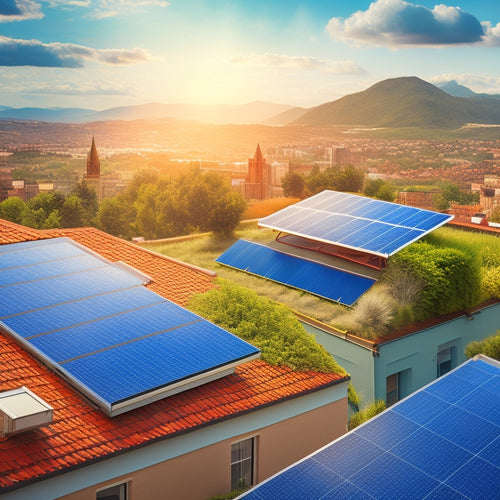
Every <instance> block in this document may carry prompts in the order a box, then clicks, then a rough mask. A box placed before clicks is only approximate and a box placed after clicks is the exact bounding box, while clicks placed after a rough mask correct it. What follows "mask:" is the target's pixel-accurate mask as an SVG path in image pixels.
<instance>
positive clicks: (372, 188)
mask: <svg viewBox="0 0 500 500" xmlns="http://www.w3.org/2000/svg"><path fill="white" fill-rule="evenodd" d="M364 193H365V195H366V196H370V197H371V198H377V199H378V200H384V201H394V198H395V197H396V192H395V191H394V188H393V187H392V184H391V183H390V182H388V181H385V180H383V179H369V180H368V181H366V184H365V189H364Z"/></svg>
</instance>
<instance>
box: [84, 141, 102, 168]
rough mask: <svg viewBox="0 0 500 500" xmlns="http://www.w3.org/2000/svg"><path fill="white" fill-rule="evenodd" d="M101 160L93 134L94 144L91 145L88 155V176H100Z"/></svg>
mask: <svg viewBox="0 0 500 500" xmlns="http://www.w3.org/2000/svg"><path fill="white" fill-rule="evenodd" d="M100 175H101V162H100V161H99V155H98V154H97V148H96V147H95V140H94V136H92V145H91V146H90V151H89V154H88V155H87V177H100Z"/></svg>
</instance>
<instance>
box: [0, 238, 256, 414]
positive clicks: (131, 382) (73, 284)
mask: <svg viewBox="0 0 500 500" xmlns="http://www.w3.org/2000/svg"><path fill="white" fill-rule="evenodd" d="M16 277H17V278H16ZM143 281H144V277H143V276H141V275H140V273H137V272H132V271H130V270H128V269H126V268H124V267H122V266H117V265H115V264H113V263H110V262H108V261H106V260H105V259H103V258H101V257H99V256H97V255H95V254H93V253H92V252H90V251H88V250H87V249H85V248H84V247H82V246H80V245H77V244H76V243H74V242H73V241H71V240H69V239H67V238H56V239H53V240H42V241H37V242H26V244H24V243H16V244H13V245H4V246H0V297H1V300H0V328H2V329H3V330H5V331H6V332H7V333H9V334H10V335H12V336H13V337H14V338H15V339H16V340H17V341H18V342H19V343H20V344H22V345H23V346H24V347H25V348H26V349H27V350H29V351H30V352H32V353H33V354H34V355H36V356H38V357H39V359H41V361H42V362H44V363H46V364H47V365H49V366H51V367H52V368H53V369H55V370H56V371H57V372H58V373H60V374H61V375H63V376H64V377H65V378H66V379H67V380H68V381H69V382H70V383H72V384H73V385H74V386H75V387H76V388H77V389H78V390H79V391H81V392H82V393H84V394H86V395H87V396H88V397H89V398H90V399H92V400H93V401H94V402H95V403H96V404H98V405H99V406H100V407H101V408H102V409H103V410H104V411H105V412H106V413H107V414H108V415H111V416H113V415H118V414H120V413H123V412H125V411H128V410H130V409H133V408H136V407H138V406H142V405H144V404H147V403H150V402H152V401H155V400H157V399H161V398H163V397H166V396H168V395H171V394H175V393H176V392H180V391H182V390H186V389H189V388H191V387H195V386H196V385H200V384H202V383H206V382H208V381H210V380H214V379H216V378H220V377H222V376H224V375H227V374H229V373H232V372H233V371H234V368H235V367H236V366H237V365H238V364H240V363H242V362H245V361H249V360H251V359H255V358H257V357H258V356H259V350H258V349H256V348H255V347H253V346H252V345H250V344H248V343H246V342H244V341H242V340H241V339H239V338H238V337H235V336H234V335H232V334H231V333H229V332H227V331H225V330H223V329H222V328H219V327H217V326H216V325H213V324H212V323H209V322H208V321H206V320H204V319H203V318H201V317H199V316H197V315H196V314H194V313H192V312H190V311H188V310H186V309H184V308H182V307H180V306H178V305H176V304H174V303H172V302H170V301H168V300H166V299H164V298H163V297H161V296H159V295H157V294H155V293H154V292H151V291H150V290H148V289H146V288H144V286H143Z"/></svg>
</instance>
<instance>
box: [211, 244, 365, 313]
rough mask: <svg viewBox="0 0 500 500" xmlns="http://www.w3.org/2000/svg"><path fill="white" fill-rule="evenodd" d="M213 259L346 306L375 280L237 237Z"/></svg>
mask: <svg viewBox="0 0 500 500" xmlns="http://www.w3.org/2000/svg"><path fill="white" fill-rule="evenodd" d="M216 262H218V263H219V264H224V265H226V266H229V267H233V268H236V269H240V270H242V271H246V272H248V273H251V274H255V275H257V276H262V277H264V278H267V279H270V280H272V281H276V282H277V283H281V284H284V285H288V286H292V287H294V288H298V289H300V290H305V291H307V292H309V293H312V294H315V295H318V296H320V297H324V298H327V299H330V300H334V301H336V302H340V303H342V304H346V305H352V304H353V303H354V302H355V301H356V300H357V299H358V298H359V297H360V296H361V295H362V294H363V293H365V292H366V290H368V289H369V288H370V287H371V286H372V285H373V284H374V283H375V280H374V279H373V278H368V277H366V276H360V275H358V274H353V273H349V272H347V271H342V270H340V269H336V268H333V267H329V266H326V265H324V264H320V263H318V262H313V261H309V260H306V259H302V258H299V257H295V256H293V255H289V254H285V253H282V252H278V251H277V250H274V249H272V248H269V247H267V246H265V245H260V244H258V243H252V242H250V241H246V240H238V241H237V242H236V243H234V244H233V245H232V246H231V247H230V248H228V249H227V250H226V251H225V252H224V253H223V254H222V255H220V256H219V257H218V258H217V259H216Z"/></svg>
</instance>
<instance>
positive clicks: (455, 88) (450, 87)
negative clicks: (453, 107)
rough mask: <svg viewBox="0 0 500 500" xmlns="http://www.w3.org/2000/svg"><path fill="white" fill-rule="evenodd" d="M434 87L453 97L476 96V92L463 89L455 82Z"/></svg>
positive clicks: (466, 88)
mask: <svg viewBox="0 0 500 500" xmlns="http://www.w3.org/2000/svg"><path fill="white" fill-rule="evenodd" d="M436 87H438V88H440V89H441V90H444V91H445V92H446V93H448V94H450V95H452V96H455V97H472V96H475V95H477V94H476V92H474V91H473V90H471V89H470V88H468V87H465V86H464V85H460V84H459V83H457V82H456V81H455V80H450V81H449V82H444V83H440V84H438V85H436Z"/></svg>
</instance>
